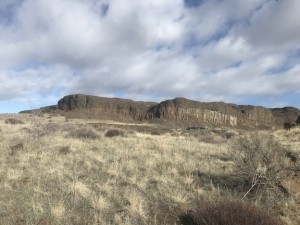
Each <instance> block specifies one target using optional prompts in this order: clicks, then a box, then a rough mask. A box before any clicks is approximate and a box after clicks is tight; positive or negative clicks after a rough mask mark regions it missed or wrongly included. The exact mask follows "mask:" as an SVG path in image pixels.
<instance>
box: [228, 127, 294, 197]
mask: <svg viewBox="0 0 300 225" xmlns="http://www.w3.org/2000/svg"><path fill="white" fill-rule="evenodd" d="M233 160H234V162H235V169H234V173H235V175H236V176H237V177H238V178H239V179H240V180H242V182H243V186H244V188H246V189H247V190H248V191H247V192H246V194H245V196H246V195H247V194H248V193H249V192H251V191H254V190H256V192H257V191H259V190H264V189H267V190H269V191H271V190H272V192H273V191H279V192H286V190H285V189H284V188H283V186H282V181H283V179H284V178H285V177H286V175H287V171H288V170H289V160H288V159H287V158H286V156H285V151H284V149H283V147H282V146H281V145H280V143H279V142H277V141H276V140H275V139H274V137H273V136H272V135H268V134H265V133H251V134H249V135H246V136H244V137H241V138H239V139H237V140H236V141H235V143H234V145H233ZM245 196H244V197H245Z"/></svg>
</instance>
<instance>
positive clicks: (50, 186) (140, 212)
mask: <svg viewBox="0 0 300 225" xmlns="http://www.w3.org/2000/svg"><path fill="white" fill-rule="evenodd" d="M7 118H16V119H19V120H21V121H22V122H24V123H23V124H7V123H5V120H6V119H7ZM111 129H119V130H120V129H122V133H121V134H120V135H119V136H115V137H106V135H105V134H106V132H107V131H108V130H111ZM0 130H1V132H0V140H1V142H0V188H1V193H0V200H1V201H0V218H1V219H0V220H1V223H0V224H3V225H6V224H19V225H24V224H40V225H42V224H43V225H46V224H48V225H50V224H51V225H54V224H78V225H79V224H80V225H81V224H181V223H182V222H181V221H180V218H181V216H182V215H184V214H185V213H188V212H190V211H193V210H197V208H198V207H200V206H201V205H203V204H205V202H211V201H217V200H224V201H226V200H232V199H241V198H242V197H243V196H244V194H245V192H243V191H241V189H240V188H239V187H235V186H234V185H232V182H233V181H232V179H231V178H232V177H234V174H233V168H234V166H235V165H234V162H233V160H232V158H231V157H232V142H233V141H234V140H235V139H237V138H239V136H242V135H244V134H245V133H247V131H242V130H236V129H234V128H228V127H227V128H219V129H216V128H213V129H202V128H201V129H196V130H195V129H194V130H184V129H174V128H172V129H167V128H166V127H161V126H159V125H155V124H147V123H144V124H141V123H139V124H124V123H117V122H113V121H101V120H82V119H66V118H65V117H63V116H58V115H57V116H54V115H46V114H45V115H27V114H24V115H18V114H12V115H9V114H8V115H1V116H0ZM265 132H269V133H272V135H274V136H275V138H276V140H278V141H279V142H280V143H281V144H282V145H283V146H284V147H285V148H286V149H288V150H289V151H291V152H292V153H293V154H296V155H297V154H299V149H300V148H299V147H300V129H299V128H296V129H293V130H290V131H285V130H273V131H265ZM284 182H285V187H286V188H287V189H288V191H289V193H290V196H289V197H287V198H285V199H284V200H282V201H277V203H278V204H274V205H271V207H270V204H273V203H268V204H265V202H267V201H266V200H264V201H261V200H258V198H257V199H253V198H252V199H246V200H247V201H251V202H252V203H254V204H256V205H257V206H258V207H260V208H262V209H263V210H266V211H268V212H269V213H270V214H272V215H273V216H275V217H280V218H281V219H282V220H283V221H284V222H285V223H286V224H288V225H296V224H299V222H300V218H299V215H298V214H297V212H299V193H300V192H299V189H300V188H299V187H300V186H299V174H298V173H297V172H296V173H294V172H293V174H292V175H291V176H289V177H287V179H286V180H285V181H284ZM244 200H245V199H244Z"/></svg>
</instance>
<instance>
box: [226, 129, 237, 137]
mask: <svg viewBox="0 0 300 225" xmlns="http://www.w3.org/2000/svg"><path fill="white" fill-rule="evenodd" d="M237 135H238V133H237V132H236V131H232V130H231V131H226V132H225V133H224V135H223V136H224V138H226V139H231V138H233V137H235V136H237Z"/></svg>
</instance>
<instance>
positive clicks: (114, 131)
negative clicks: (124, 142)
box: [105, 129, 124, 138]
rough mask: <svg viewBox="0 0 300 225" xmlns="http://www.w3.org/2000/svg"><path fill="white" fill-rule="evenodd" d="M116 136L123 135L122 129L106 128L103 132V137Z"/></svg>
mask: <svg viewBox="0 0 300 225" xmlns="http://www.w3.org/2000/svg"><path fill="white" fill-rule="evenodd" d="M116 136H124V131H122V130H118V129H112V130H108V131H107V132H106V133H105V137H109V138H111V137H116Z"/></svg>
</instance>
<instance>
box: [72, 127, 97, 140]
mask: <svg viewBox="0 0 300 225" xmlns="http://www.w3.org/2000/svg"><path fill="white" fill-rule="evenodd" d="M70 136H72V137H75V138H88V139H98V138H100V135H99V134H98V133H97V131H96V130H94V129H93V128H92V127H81V128H78V129H76V130H73V131H71V132H70Z"/></svg>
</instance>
